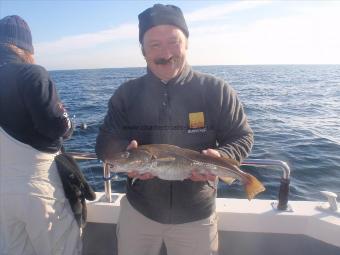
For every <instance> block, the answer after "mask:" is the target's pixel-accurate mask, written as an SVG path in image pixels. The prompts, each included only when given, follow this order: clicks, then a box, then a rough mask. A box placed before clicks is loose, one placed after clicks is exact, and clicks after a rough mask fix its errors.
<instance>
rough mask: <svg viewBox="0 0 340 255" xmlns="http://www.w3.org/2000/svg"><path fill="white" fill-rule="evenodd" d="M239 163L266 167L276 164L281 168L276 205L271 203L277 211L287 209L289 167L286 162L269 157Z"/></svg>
mask: <svg viewBox="0 0 340 255" xmlns="http://www.w3.org/2000/svg"><path fill="white" fill-rule="evenodd" d="M241 165H245V166H255V167H261V166H264V167H268V166H274V167H275V166H276V167H279V168H281V169H282V170H283V174H282V177H281V181H280V183H281V184H280V189H279V197H278V203H277V205H275V204H274V205H273V206H274V207H276V209H277V210H279V211H286V210H287V209H288V195H289V183H290V168H289V166H288V164H287V163H286V162H284V161H281V160H271V159H247V160H245V161H243V162H242V164H241Z"/></svg>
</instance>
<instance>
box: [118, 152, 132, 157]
mask: <svg viewBox="0 0 340 255" xmlns="http://www.w3.org/2000/svg"><path fill="white" fill-rule="evenodd" d="M120 156H121V158H129V156H130V152H128V151H126V152H124V153H122V154H121V155H120Z"/></svg>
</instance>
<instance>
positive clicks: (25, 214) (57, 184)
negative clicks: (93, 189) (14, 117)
mask: <svg viewBox="0 0 340 255" xmlns="http://www.w3.org/2000/svg"><path fill="white" fill-rule="evenodd" d="M55 155H56V154H49V153H42V152H39V151H37V150H35V149H34V148H32V147H31V146H28V145H26V144H23V143H21V142H19V141H17V140H15V139H13V138H12V137H11V136H9V135H8V134H7V133H6V132H5V131H4V130H3V129H1V128H0V255H52V254H53V255H56V254H58V255H59V254H60V255H78V254H81V248H82V247H81V239H80V229H79V227H78V225H77V222H76V220H75V219H74V216H73V213H72V210H71V207H70V205H69V202H68V200H67V199H66V198H65V194H64V191H63V187H62V183H61V180H60V178H59V174H58V172H57V169H56V164H55V163H54V157H55Z"/></svg>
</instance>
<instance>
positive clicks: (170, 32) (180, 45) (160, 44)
mask: <svg viewBox="0 0 340 255" xmlns="http://www.w3.org/2000/svg"><path fill="white" fill-rule="evenodd" d="M186 50H187V38H186V37H185V35H184V33H183V32H182V30H180V29H179V28H177V27H175V26H171V25H159V26H155V27H152V28H151V29H149V30H148V31H146V33H145V34H144V38H143V55H144V57H145V60H146V63H147V65H148V67H149V69H150V70H151V71H152V72H153V74H154V75H156V76H157V77H158V78H160V79H161V80H163V81H168V80H170V79H172V78H174V77H176V76H177V75H178V74H179V73H180V72H181V71H182V70H183V67H184V66H185V63H186Z"/></svg>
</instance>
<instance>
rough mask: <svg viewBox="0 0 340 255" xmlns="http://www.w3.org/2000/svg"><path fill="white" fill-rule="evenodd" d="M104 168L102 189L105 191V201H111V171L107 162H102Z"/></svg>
mask: <svg viewBox="0 0 340 255" xmlns="http://www.w3.org/2000/svg"><path fill="white" fill-rule="evenodd" d="M103 170H104V173H103V175H104V191H105V199H106V201H107V202H109V203H112V198H111V172H110V167H109V164H107V163H103Z"/></svg>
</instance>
